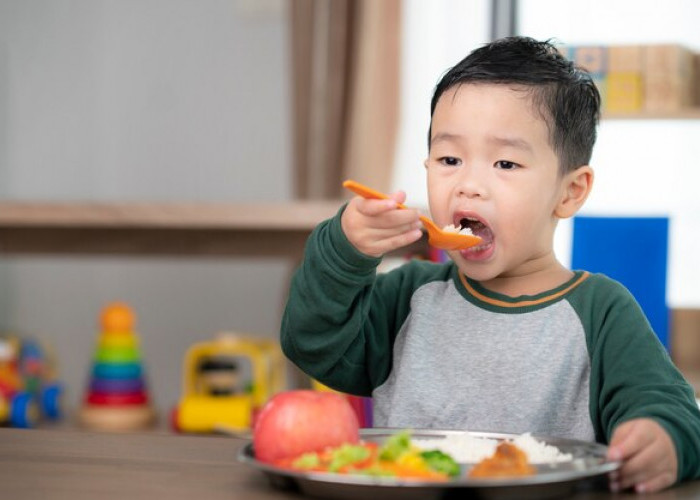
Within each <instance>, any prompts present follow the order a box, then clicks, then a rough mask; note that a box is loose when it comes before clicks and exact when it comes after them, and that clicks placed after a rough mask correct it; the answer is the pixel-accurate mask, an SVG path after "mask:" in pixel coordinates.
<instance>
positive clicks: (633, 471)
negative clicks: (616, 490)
mask: <svg viewBox="0 0 700 500" xmlns="http://www.w3.org/2000/svg"><path fill="white" fill-rule="evenodd" d="M657 451H658V448H657V447H654V446H649V447H647V448H645V449H643V450H642V451H640V452H639V453H637V454H636V455H634V456H632V457H631V458H629V459H628V460H626V461H625V462H624V463H623V464H622V467H621V468H620V470H619V471H618V472H619V475H618V478H617V480H616V481H615V482H616V483H618V484H619V485H620V487H621V488H622V489H625V488H629V487H632V486H634V485H636V484H641V483H643V482H644V481H646V480H649V479H650V478H652V477H656V476H657V475H659V474H661V473H663V472H664V470H665V465H664V463H663V461H662V460H660V459H659V458H660V457H659V456H658V455H659V454H658V453H657Z"/></svg>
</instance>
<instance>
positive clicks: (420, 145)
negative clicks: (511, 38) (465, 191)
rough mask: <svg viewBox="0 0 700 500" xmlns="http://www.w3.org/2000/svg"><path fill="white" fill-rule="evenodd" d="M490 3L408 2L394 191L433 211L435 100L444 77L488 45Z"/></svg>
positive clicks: (472, 0)
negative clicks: (429, 168) (430, 168)
mask: <svg viewBox="0 0 700 500" xmlns="http://www.w3.org/2000/svg"><path fill="white" fill-rule="evenodd" d="M490 5H491V2H490V1H489V0H469V1H465V0H432V1H430V2H426V1H424V0H404V1H403V3H402V8H403V11H402V16H403V17H402V30H403V31H402V34H401V44H402V46H401V90H400V107H399V131H398V137H397V149H396V157H395V164H394V177H393V180H392V187H393V189H394V190H396V189H403V190H404V191H406V193H407V196H408V198H407V202H408V203H409V204H410V205H413V206H424V207H427V206H428V196H427V190H426V183H425V168H424V167H423V161H424V160H425V158H426V157H427V154H428V127H429V126H430V100H431V98H432V96H433V90H434V89H435V86H436V85H437V83H438V81H439V80H440V77H441V76H442V75H443V74H444V73H445V72H446V71H447V70H448V69H449V68H450V67H452V66H454V65H455V64H457V63H458V62H459V61H460V60H461V59H462V58H464V57H465V56H466V55H467V54H468V53H469V52H471V51H472V50H474V49H475V48H477V47H478V46H480V45H482V44H484V43H486V42H487V41H488V39H489V30H490V19H491V17H490Z"/></svg>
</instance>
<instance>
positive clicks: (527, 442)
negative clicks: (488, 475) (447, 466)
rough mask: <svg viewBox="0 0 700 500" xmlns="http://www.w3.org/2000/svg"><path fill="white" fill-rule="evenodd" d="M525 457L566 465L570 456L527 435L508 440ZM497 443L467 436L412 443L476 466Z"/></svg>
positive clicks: (459, 435) (529, 459) (492, 450)
mask: <svg viewBox="0 0 700 500" xmlns="http://www.w3.org/2000/svg"><path fill="white" fill-rule="evenodd" d="M509 441H510V442H512V443H513V444H514V445H515V446H517V447H518V448H520V449H521V450H523V451H524V452H525V454H526V455H527V459H528V461H529V462H530V463H532V464H544V463H558V462H569V461H571V460H573V457H572V456H571V455H570V454H569V453H562V452H561V451H560V450H559V448H557V447H556V446H552V445H549V444H546V443H543V442H542V441H538V440H536V439H535V438H534V437H532V435H531V434H530V433H529V432H527V433H525V434H521V435H519V436H516V437H515V438H513V439H510V440H509ZM499 442H500V441H499V440H497V439H489V438H482V437H476V436H471V435H469V434H466V433H464V434H449V435H447V436H446V437H445V438H431V439H423V438H414V439H413V443H414V444H415V445H416V446H417V447H419V448H421V449H423V450H434V449H438V450H440V451H442V452H444V453H448V454H449V455H451V456H452V458H454V459H455V460H456V461H457V462H459V463H467V464H468V463H476V462H479V461H481V460H483V459H484V458H486V457H490V456H491V455H493V453H494V452H495V451H496V446H498V443H499Z"/></svg>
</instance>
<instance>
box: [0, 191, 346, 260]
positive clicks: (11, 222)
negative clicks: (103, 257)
mask: <svg viewBox="0 0 700 500" xmlns="http://www.w3.org/2000/svg"><path fill="white" fill-rule="evenodd" d="M341 203H342V201H340V200H339V201H325V202H290V203H278V204H275V203H240V204H185V203H90V202H87V203H53V202H46V203H40V202H36V203H35V202H19V201H6V202H0V253H2V254H6V255H7V254H120V255H124V254H126V255H129V254H133V255H144V254H145V255H148V254H154V255H155V254H158V255H205V256H206V255H212V256H214V255H235V256H250V257H275V256H279V257H294V258H297V257H299V256H301V254H302V252H303V248H304V243H305V241H306V238H307V237H308V235H309V233H310V232H311V231H312V230H313V228H314V227H315V226H316V225H317V224H318V223H319V222H321V221H322V220H324V219H326V218H328V217H331V216H333V215H334V214H335V213H336V212H337V211H338V209H339V208H340V206H341Z"/></svg>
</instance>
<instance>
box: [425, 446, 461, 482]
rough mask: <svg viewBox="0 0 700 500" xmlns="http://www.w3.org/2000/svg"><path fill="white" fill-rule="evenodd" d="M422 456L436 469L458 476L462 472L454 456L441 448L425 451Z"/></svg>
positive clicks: (429, 465)
mask: <svg viewBox="0 0 700 500" xmlns="http://www.w3.org/2000/svg"><path fill="white" fill-rule="evenodd" d="M420 456H421V457H423V460H425V463H426V464H427V465H428V467H430V468H431V469H433V470H434V471H437V472H442V473H443V474H447V475H448V476H450V477H452V476H458V475H459V473H460V469H459V464H458V463H457V462H455V460H454V458H452V457H451V456H450V455H448V454H447V453H443V452H442V451H440V450H427V451H423V452H421V454H420Z"/></svg>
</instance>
